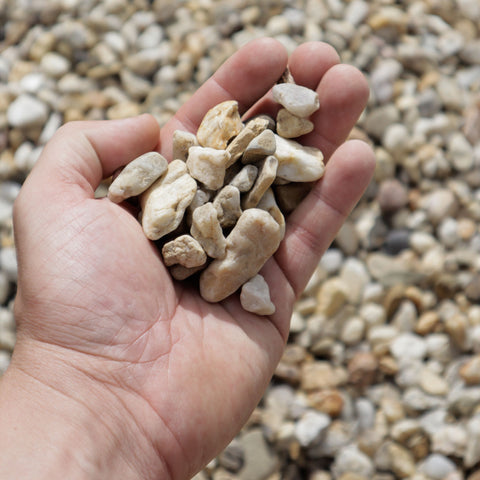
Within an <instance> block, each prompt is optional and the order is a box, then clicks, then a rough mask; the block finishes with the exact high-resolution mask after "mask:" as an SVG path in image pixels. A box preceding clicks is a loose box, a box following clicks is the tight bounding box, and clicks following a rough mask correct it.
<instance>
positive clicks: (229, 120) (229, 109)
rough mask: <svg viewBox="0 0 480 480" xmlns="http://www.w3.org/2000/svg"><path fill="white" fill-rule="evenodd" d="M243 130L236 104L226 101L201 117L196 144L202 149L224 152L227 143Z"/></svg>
mask: <svg viewBox="0 0 480 480" xmlns="http://www.w3.org/2000/svg"><path fill="white" fill-rule="evenodd" d="M243 128H244V125H243V123H242V119H241V118H240V114H239V113H238V102H237V101H235V100H227V101H225V102H222V103H219V104H218V105H216V106H214V107H212V108H211V109H210V110H209V111H208V112H207V114H206V115H205V116H204V117H203V120H202V122H201V123H200V126H199V127H198V131H197V139H198V143H199V144H200V145H201V146H202V147H211V148H216V149H218V150H224V149H225V148H226V147H227V144H228V141H229V140H230V139H231V138H233V137H235V136H236V135H238V134H239V133H240V132H241V131H242V130H243Z"/></svg>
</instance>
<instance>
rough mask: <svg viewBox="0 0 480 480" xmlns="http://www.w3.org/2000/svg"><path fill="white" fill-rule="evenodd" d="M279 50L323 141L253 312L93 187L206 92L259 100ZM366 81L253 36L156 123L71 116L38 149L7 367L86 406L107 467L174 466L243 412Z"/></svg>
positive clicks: (335, 212)
mask: <svg viewBox="0 0 480 480" xmlns="http://www.w3.org/2000/svg"><path fill="white" fill-rule="evenodd" d="M287 64H288V66H289V69H290V71H291V73H292V75H293V76H294V78H295V80H296V82H297V83H299V84H302V85H305V86H307V87H309V88H313V89H316V90H317V92H318V94H319V98H320V109H319V110H318V112H316V113H315V114H314V116H313V121H314V123H315V130H314V132H312V133H310V134H309V135H307V136H305V137H304V138H303V139H302V141H303V142H304V143H305V144H308V145H314V146H316V147H318V148H320V149H321V150H322V151H323V152H324V155H325V158H326V159H327V167H326V171H325V175H324V177H323V178H322V179H321V180H320V181H319V182H318V184H317V185H316V187H315V188H314V189H313V191H312V192H311V193H310V194H309V196H308V197H307V198H306V199H305V200H304V201H303V203H302V204H301V205H300V206H299V207H298V208H297V210H296V211H295V212H293V213H292V214H291V215H290V217H289V218H288V222H287V230H286V236H285V239H284V240H283V242H282V244H281V246H280V248H279V250H278V251H277V253H276V254H275V256H274V258H272V259H270V260H269V261H268V262H267V264H266V265H265V267H264V268H263V270H262V274H263V275H264V276H265V278H266V280H267V282H268V284H269V286H270V291H271V294H272V300H273V302H274V304H275V305H276V313H275V314H274V315H272V316H271V317H258V316H256V315H253V314H249V313H247V312H245V311H244V310H243V309H242V308H241V306H240V303H239V300H238V295H232V296H231V297H229V298H228V299H226V300H225V301H223V302H221V303H219V304H210V303H207V302H205V301H204V300H202V299H201V297H200V296H199V295H198V292H197V290H196V289H195V288H192V287H191V286H186V285H182V284H179V283H177V282H173V281H172V279H171V277H170V275H169V273H168V270H167V269H166V268H165V266H164V265H163V263H162V260H161V258H160V257H159V254H158V252H157V250H156V248H155V246H154V245H153V244H152V243H151V242H150V241H148V240H147V239H146V237H145V236H144V234H143V232H142V228H141V226H140V224H139V223H138V221H137V219H136V218H135V217H134V216H133V215H132V213H131V212H130V211H129V210H128V208H126V207H125V206H120V205H117V204H114V203H111V202H110V201H109V200H108V199H106V198H102V199H96V198H94V192H95V190H96V188H97V186H98V185H99V183H100V182H101V181H102V179H104V178H106V177H108V176H110V175H111V174H112V173H113V172H114V171H115V170H116V169H117V168H119V167H121V166H122V165H125V164H126V163H128V162H129V161H131V160H132V159H134V158H135V157H136V156H138V155H140V154H142V153H144V152H146V151H150V150H154V149H157V150H158V151H160V152H161V153H163V154H164V155H165V156H166V157H167V158H168V159H171V136H172V134H173V131H174V130H176V129H181V130H187V131H191V132H195V131H196V129H197V127H198V125H199V123H200V121H201V119H202V117H203V115H204V114H205V113H206V111H207V110H208V109H209V108H210V107H212V106H214V105H216V104H218V103H219V102H221V101H224V100H228V99H235V100H237V101H238V103H239V108H240V111H241V112H242V113H245V112H247V111H248V112H249V115H251V114H254V113H258V112H268V113H274V109H275V108H276V107H275V106H274V104H273V102H271V100H270V98H269V96H268V94H267V92H268V91H269V89H270V88H271V87H272V85H273V84H274V83H275V82H276V80H277V79H278V78H279V77H280V76H281V74H282V72H283V71H284V69H285V67H286V66H287ZM367 96H368V88H367V84H366V81H365V79H364V78H363V76H362V75H361V74H360V73H359V72H358V71H357V70H356V69H355V68H353V67H351V66H347V65H342V64H340V63H339V59H338V56H337V54H336V53H335V51H334V50H333V49H332V48H331V47H329V46H328V45H326V44H321V43H307V44H304V45H302V46H300V47H298V48H297V49H296V50H295V52H294V53H293V54H292V55H291V57H290V58H289V59H288V58H287V54H286V52H285V50H284V48H283V47H282V46H281V44H279V43H278V42H276V41H274V40H271V39H261V40H257V41H254V42H252V43H250V44H248V45H247V46H245V47H244V48H242V49H241V50H240V51H238V52H237V53H236V54H235V55H233V56H232V57H231V58H230V59H229V60H228V61H227V62H226V63H225V64H224V65H223V66H222V67H221V68H220V69H219V70H218V71H217V73H216V74H215V75H214V76H213V77H212V78H210V79H209V80H208V81H207V82H206V83H205V84H204V85H203V86H202V87H201V88H200V89H199V90H198V91H197V92H196V94H194V95H193V96H192V98H191V99H190V100H189V101H188V103H187V104H185V105H184V106H183V107H182V108H181V109H180V110H179V111H178V113H177V114H176V115H175V117H174V118H173V119H172V120H171V121H170V122H169V123H168V124H167V125H166V126H165V127H164V128H163V129H162V131H161V132H160V131H159V128H158V125H157V123H156V121H155V120H154V118H153V117H151V116H149V115H143V116H140V117H137V118H131V119H127V120H119V121H105V122H78V123H71V124H67V125H65V126H64V127H62V128H61V129H60V130H59V131H58V132H57V134H56V135H55V136H54V137H53V139H52V140H51V141H50V142H49V144H48V145H47V146H46V148H45V149H44V152H43V154H42V156H41V158H40V159H39V161H38V162H37V164H36V165H35V167H34V169H33V171H32V172H31V174H30V175H29V177H28V178H27V180H26V182H25V184H24V186H23V188H22V191H21V193H20V195H19V197H18V199H17V202H16V204H15V209H14V225H15V239H16V246H17V251H18V263H19V277H18V293H17V298H16V301H15V312H16V318H17V323H18V336H17V346H16V349H15V352H14V357H13V361H12V366H11V372H10V375H14V374H15V373H16V372H22V373H21V374H22V375H28V377H29V378H34V379H35V380H36V381H38V382H39V383H40V384H42V385H48V387H49V388H51V389H52V390H54V391H56V392H60V393H61V395H62V397H64V398H66V399H68V400H71V401H74V402H77V403H78V404H81V405H82V406H84V407H85V409H87V410H89V411H91V412H92V415H95V416H96V417H97V418H98V422H99V423H100V424H102V425H103V426H104V427H105V429H106V431H108V432H109V438H111V441H112V442H111V443H112V445H114V446H115V448H116V449H117V452H120V454H121V455H122V458H123V464H124V465H126V467H125V470H124V471H123V476H122V478H130V476H131V478H145V479H150V478H152V479H154V478H175V479H180V478H182V479H183V478H189V476H191V475H192V474H193V473H195V472H196V471H197V470H198V469H200V468H201V467H202V466H203V465H204V464H205V463H206V462H208V461H209V460H210V459H211V458H212V457H213V456H214V455H216V454H217V453H218V452H219V451H220V450H221V449H222V448H223V447H225V445H226V444H227V443H228V442H229V441H230V439H231V438H232V437H233V436H234V435H235V434H236V433H237V432H238V430H239V429H240V428H241V426H242V425H243V423H244V422H245V421H246V420H247V419H248V416H249V415H250V413H251V411H252V410H253V408H254V407H255V405H256V404H257V402H258V401H259V399H260V398H261V395H262V393H263V392H264V390H265V388H266V386H267V385H268V382H269V380H270V378H271V375H272V373H273V371H274V369H275V366H276V364H277V362H278V360H279V359H280V356H281V354H282V351H283V347H284V344H285V341H286V339H287V336H288V328H289V319H290V315H291V312H292V306H293V303H294V301H295V299H296V298H297V297H298V295H299V294H300V293H301V291H302V289H303V288H304V286H305V285H306V283H307V281H308V279H309V277H310V275H311V274H312V272H313V270H314V268H315V266H316V265H317V263H318V261H319V258H320V256H321V255H322V253H323V252H324V251H325V250H326V249H327V248H328V246H329V244H330V243H331V241H332V240H333V238H334V237H335V234H336V232H337V231H338V230H339V228H340V227H341V225H342V223H343V221H344V219H345V217H346V216H347V215H348V213H349V212H350V211H351V209H352V208H353V206H354V205H355V203H356V202H357V201H358V199H359V198H360V196H361V195H362V193H363V191H364V189H365V188H366V186H367V184H368V182H369V180H370V177H371V174H372V170H373V164H374V161H373V155H372V152H371V150H370V149H369V147H367V146H366V145H365V144H364V143H362V142H359V141H348V142H346V143H344V141H345V139H346V137H347V136H348V134H349V132H350V130H351V128H352V127H353V125H354V123H355V122H356V120H357V119H358V117H359V115H360V113H361V112H362V110H363V108H364V106H365V104H366V100H367ZM113 448H114V447H113V446H111V449H112V450H113ZM97 453H98V455H101V454H103V453H101V452H100V450H99V451H98V452H97ZM88 462H90V463H88V464H89V465H90V467H89V468H92V469H93V468H94V467H93V466H92V465H94V466H98V465H100V467H101V466H102V465H107V463H106V462H104V463H102V462H101V461H100V460H99V459H95V458H89V460H88ZM100 467H99V468H100ZM107 477H108V478H112V477H110V476H107ZM107 477H99V478H107Z"/></svg>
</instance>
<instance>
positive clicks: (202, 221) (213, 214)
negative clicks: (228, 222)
mask: <svg viewBox="0 0 480 480" xmlns="http://www.w3.org/2000/svg"><path fill="white" fill-rule="evenodd" d="M190 233H191V235H192V237H194V238H195V239H196V240H198V242H199V243H200V245H201V246H202V247H203V249H204V250H205V252H206V253H207V255H208V256H209V257H211V258H222V257H223V256H224V255H225V248H226V241H225V237H224V236H223V231H222V227H221V226H220V222H219V220H218V216H217V210H216V208H215V207H214V206H213V203H211V202H208V203H205V204H204V205H202V206H200V207H198V208H196V209H195V210H194V212H193V215H192V227H191V229H190Z"/></svg>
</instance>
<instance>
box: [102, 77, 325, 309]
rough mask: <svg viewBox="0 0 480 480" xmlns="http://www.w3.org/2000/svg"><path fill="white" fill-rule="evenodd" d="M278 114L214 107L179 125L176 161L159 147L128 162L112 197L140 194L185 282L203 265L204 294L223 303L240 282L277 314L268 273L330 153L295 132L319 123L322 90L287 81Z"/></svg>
mask: <svg viewBox="0 0 480 480" xmlns="http://www.w3.org/2000/svg"><path fill="white" fill-rule="evenodd" d="M272 93H273V98H274V100H275V101H276V102H278V103H280V104H281V106H282V108H281V109H280V110H279V112H278V114H277V118H276V120H274V119H272V118H270V117H268V116H266V115H260V116H257V117H254V118H252V119H250V120H248V121H247V122H246V123H243V122H242V120H241V118H240V114H239V112H238V104H237V102H236V101H234V100H229V101H225V102H223V103H220V104H218V105H216V106H215V107H213V108H212V109H210V110H209V111H208V112H207V114H206V115H205V117H204V118H203V120H202V122H201V124H200V126H199V128H198V131H197V134H196V135H194V134H192V133H189V132H184V131H179V130H177V131H175V133H174V137H173V158H174V160H173V161H172V162H170V163H168V162H167V160H166V159H165V158H164V157H163V156H162V155H160V154H159V153H157V152H149V153H146V154H144V155H142V156H140V157H138V158H136V159H135V160H133V161H132V162H130V163H129V164H128V165H126V166H125V168H124V169H123V170H122V171H121V172H120V174H119V175H118V176H117V177H116V178H115V180H114V181H113V182H112V183H111V185H110V187H109V191H108V197H109V199H110V200H112V201H113V202H116V203H120V202H122V201H124V200H125V199H127V198H130V197H139V203H140V207H141V223H142V227H143V230H144V232H145V235H146V236H147V238H149V239H150V240H153V241H159V245H160V246H161V252H162V256H163V260H164V262H165V265H166V266H167V267H169V269H170V273H171V275H172V277H173V278H175V279H176V280H185V279H186V278H188V277H190V276H191V275H194V274H196V273H197V272H200V275H199V290H200V294H201V296H202V298H203V299H205V300H207V301H209V302H219V301H221V300H223V299H225V298H226V297H228V296H229V295H231V294H232V293H234V292H235V291H237V290H238V289H239V288H240V287H241V288H242V290H241V294H240V301H241V304H242V306H243V308H244V309H245V310H247V311H249V312H253V313H256V314H259V315H271V314H273V313H274V312H275V306H274V305H273V303H272V301H271V299H270V292H269V290H268V285H267V283H266V282H265V280H264V279H263V277H261V276H260V275H259V274H258V272H259V271H260V269H261V268H262V267H263V265H264V264H265V262H266V261H267V260H268V259H269V258H270V257H271V256H272V255H273V254H274V253H275V251H276V250H277V248H278V246H279V245H280V242H281V241H282V239H283V236H284V234H285V215H287V214H288V213H290V212H291V211H292V210H293V209H294V208H295V207H296V206H297V205H298V203H299V202H300V201H301V200H302V199H303V198H304V197H305V196H306V194H307V193H308V192H309V191H310V189H311V187H312V182H315V181H316V180H318V179H319V178H320V177H321V176H322V175H323V172H324V164H323V155H322V152H321V151H320V150H318V149H316V148H313V147H305V146H303V145H301V144H300V143H298V142H296V141H295V140H292V139H293V138H296V137H299V136H301V135H305V134H307V133H309V132H311V131H312V130H313V123H312V122H310V120H308V117H309V116H310V115H311V114H312V113H313V112H315V111H316V110H317V109H318V108H319V101H318V95H317V94H316V92H314V91H313V90H310V89H308V88H306V87H302V86H299V85H296V84H295V83H293V82H287V83H279V84H277V85H275V86H274V87H273V89H272Z"/></svg>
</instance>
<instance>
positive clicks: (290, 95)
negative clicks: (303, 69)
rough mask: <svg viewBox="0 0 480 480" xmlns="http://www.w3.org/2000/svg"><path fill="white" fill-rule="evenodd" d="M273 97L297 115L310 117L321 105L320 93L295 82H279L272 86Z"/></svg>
mask: <svg viewBox="0 0 480 480" xmlns="http://www.w3.org/2000/svg"><path fill="white" fill-rule="evenodd" d="M272 95H273V99H274V100H275V101H276V102H278V103H280V104H281V105H283V106H284V107H285V108H286V109H287V110H288V111H289V112H290V113H292V114H293V115H296V116H297V117H303V118H306V117H309V116H310V115H311V114H312V113H313V112H315V111H316V110H318V108H319V107H320V101H319V99H318V94H317V92H315V91H314V90H310V89H309V88H307V87H302V86H301V85H296V84H295V83H279V84H277V85H275V86H274V87H273V88H272Z"/></svg>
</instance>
